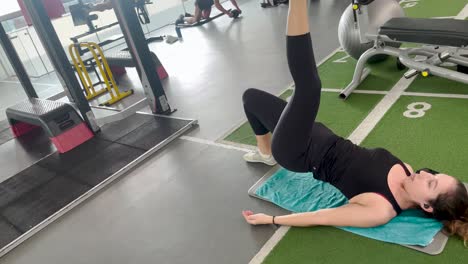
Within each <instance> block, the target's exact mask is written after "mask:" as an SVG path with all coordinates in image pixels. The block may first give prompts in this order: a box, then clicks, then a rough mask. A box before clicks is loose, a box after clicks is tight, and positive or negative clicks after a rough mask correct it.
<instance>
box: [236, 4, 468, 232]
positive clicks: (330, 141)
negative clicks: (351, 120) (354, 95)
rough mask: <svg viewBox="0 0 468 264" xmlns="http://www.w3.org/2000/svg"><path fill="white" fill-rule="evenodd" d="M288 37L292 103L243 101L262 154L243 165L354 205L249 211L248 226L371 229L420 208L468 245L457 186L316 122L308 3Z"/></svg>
mask: <svg viewBox="0 0 468 264" xmlns="http://www.w3.org/2000/svg"><path fill="white" fill-rule="evenodd" d="M287 35H288V36H287V57H288V62H289V68H290V71H291V74H292V77H293V79H294V82H295V84H296V88H295V91H294V94H293V96H292V97H291V100H290V101H289V103H287V102H285V101H284V100H282V99H280V98H278V97H275V96H273V95H271V94H268V93H266V92H263V91H260V90H256V89H249V90H247V91H246V92H245V93H244V95H243V102H244V108H245V113H246V115H247V119H248V120H249V123H250V125H251V126H252V128H253V130H254V132H255V134H256V138H257V146H258V151H256V152H252V153H248V154H246V155H245V156H244V158H245V159H246V160H247V161H249V162H263V163H266V164H269V165H274V164H275V163H276V161H278V163H279V164H280V165H281V166H283V167H284V168H286V169H288V170H290V171H294V172H313V175H314V177H315V178H317V179H319V180H322V181H325V182H329V183H330V184H332V185H333V186H335V187H336V188H338V189H339V190H340V191H341V192H342V193H343V194H344V195H345V196H346V197H347V198H348V199H349V204H346V205H344V206H341V207H338V208H333V209H325V210H318V211H315V212H308V213H297V214H290V215H284V216H276V217H274V216H270V215H266V214H254V213H253V212H251V211H244V212H243V215H244V217H245V220H246V221H247V222H248V223H250V224H253V225H259V224H272V223H274V224H279V225H288V226H314V225H329V226H352V227H373V226H379V225H382V224H385V223H387V222H388V221H390V220H391V219H392V218H393V217H395V216H397V215H398V214H400V212H401V211H402V210H405V209H409V208H421V209H422V210H423V211H424V212H426V213H427V214H429V215H431V216H432V217H434V218H436V219H438V220H442V221H443V222H444V224H445V227H446V228H447V230H448V231H449V232H450V233H452V234H453V233H455V234H458V235H459V236H461V237H462V238H463V240H464V241H467V240H468V194H467V190H466V188H465V186H464V185H463V184H462V183H461V182H460V181H459V180H457V179H455V178H454V177H451V176H448V175H446V174H442V173H438V172H436V171H433V170H430V169H421V170H417V171H413V169H412V168H411V167H410V166H409V165H408V164H405V163H403V162H402V161H400V160H399V159H398V158H397V157H395V156H394V155H392V154H391V153H390V152H389V151H387V150H385V149H382V148H376V149H366V148H363V147H360V146H357V145H355V144H353V143H352V142H351V141H349V140H346V139H343V138H341V137H339V136H337V135H335V134H334V133H333V132H332V131H331V130H330V129H328V128H327V127H325V126H324V125H323V124H321V123H318V122H313V121H314V120H315V117H316V114H317V110H318V108H319V102H320V90H321V82H320V79H319V76H318V73H317V67H316V65H315V58H314V53H313V50H312V42H311V38H310V33H309V25H308V17H307V0H294V1H290V3H289V17H288V26H287ZM273 131H274V133H273V136H271V134H270V132H273ZM273 156H274V158H275V159H276V161H275V159H274V158H273Z"/></svg>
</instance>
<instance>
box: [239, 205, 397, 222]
mask: <svg viewBox="0 0 468 264" xmlns="http://www.w3.org/2000/svg"><path fill="white" fill-rule="evenodd" d="M242 214H243V215H244V218H245V220H246V221H247V223H249V224H252V225H262V224H272V223H273V216H269V215H266V214H254V213H253V212H251V211H244V212H242ZM393 217H395V214H394V213H393V214H392V212H391V211H389V210H387V209H386V208H382V207H381V206H379V205H374V206H366V205H361V204H356V203H349V204H346V205H344V206H341V207H337V208H330V209H322V210H318V211H315V212H307V213H298V214H290V215H282V216H276V217H275V224H278V225H285V226H298V227H306V226H352V227H374V226H379V225H383V224H386V223H387V222H388V221H390V220H391V219H392V218H393Z"/></svg>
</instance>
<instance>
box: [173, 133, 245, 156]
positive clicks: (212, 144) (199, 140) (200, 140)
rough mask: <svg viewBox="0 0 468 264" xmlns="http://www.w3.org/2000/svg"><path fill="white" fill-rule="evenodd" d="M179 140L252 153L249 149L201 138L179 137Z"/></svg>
mask: <svg viewBox="0 0 468 264" xmlns="http://www.w3.org/2000/svg"><path fill="white" fill-rule="evenodd" d="M180 139H183V140H187V141H191V142H196V143H200V144H205V145H210V146H214V147H220V148H225V149H231V150H238V151H242V152H250V151H252V150H251V149H247V148H240V147H236V146H231V145H225V144H220V143H216V142H213V141H210V140H207V139H202V138H195V137H189V136H181V137H180Z"/></svg>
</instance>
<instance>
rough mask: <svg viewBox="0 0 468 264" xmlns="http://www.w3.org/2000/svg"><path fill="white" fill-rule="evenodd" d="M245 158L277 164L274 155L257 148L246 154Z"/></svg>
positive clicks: (267, 163) (272, 164) (250, 160)
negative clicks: (263, 152) (261, 151)
mask: <svg viewBox="0 0 468 264" xmlns="http://www.w3.org/2000/svg"><path fill="white" fill-rule="evenodd" d="M244 160H245V161H247V162H260V163H264V164H266V165H270V166H274V165H276V160H275V158H274V157H273V155H264V154H262V153H260V151H259V150H258V149H257V150H256V151H252V152H249V153H247V154H245V155H244Z"/></svg>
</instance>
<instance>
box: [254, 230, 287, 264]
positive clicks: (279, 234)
mask: <svg viewBox="0 0 468 264" xmlns="http://www.w3.org/2000/svg"><path fill="white" fill-rule="evenodd" d="M288 231H289V226H281V227H280V228H278V229H277V230H276V231H275V233H274V234H273V236H271V238H270V239H269V240H268V241H267V242H266V243H265V245H263V247H262V249H261V250H260V251H259V252H258V253H257V255H255V257H253V259H252V260H250V262H249V264H261V263H262V262H263V261H264V260H265V258H266V257H267V256H268V254H269V253H270V252H271V251H272V250H273V248H274V247H275V246H276V244H277V243H278V242H279V241H280V240H281V239H282V238H283V237H284V235H286V233H287V232H288Z"/></svg>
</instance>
